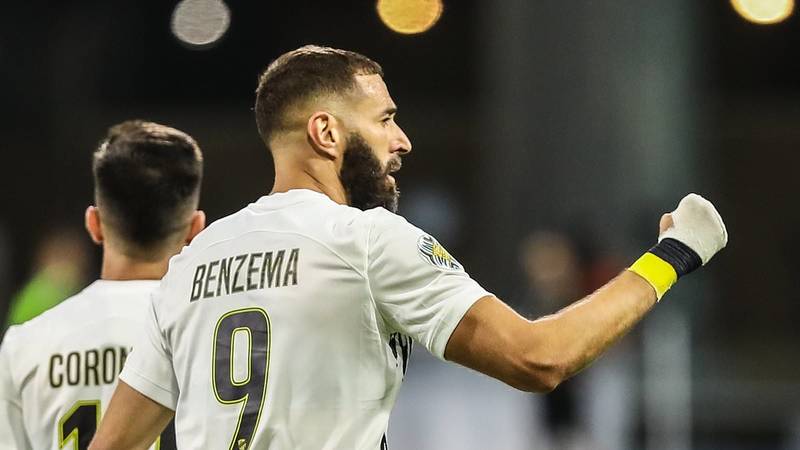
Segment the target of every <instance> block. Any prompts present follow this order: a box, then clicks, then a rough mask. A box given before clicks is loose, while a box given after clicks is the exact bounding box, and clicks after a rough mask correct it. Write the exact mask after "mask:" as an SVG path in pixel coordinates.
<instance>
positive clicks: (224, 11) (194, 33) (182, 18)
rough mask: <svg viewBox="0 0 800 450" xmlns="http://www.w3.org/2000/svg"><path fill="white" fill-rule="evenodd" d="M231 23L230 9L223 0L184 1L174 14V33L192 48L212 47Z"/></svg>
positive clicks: (179, 4)
mask: <svg viewBox="0 0 800 450" xmlns="http://www.w3.org/2000/svg"><path fill="white" fill-rule="evenodd" d="M230 23H231V13H230V9H228V5H226V4H225V2H223V1H221V0H182V1H181V2H180V3H178V5H177V6H176V7H175V11H174V12H173V13H172V33H173V34H174V35H175V37H177V38H178V39H179V40H180V41H181V42H183V43H184V44H186V45H188V46H189V47H192V48H208V47H210V46H212V45H213V44H214V43H216V42H217V41H219V39H220V38H221V37H222V36H223V35H224V34H225V32H226V31H228V26H230Z"/></svg>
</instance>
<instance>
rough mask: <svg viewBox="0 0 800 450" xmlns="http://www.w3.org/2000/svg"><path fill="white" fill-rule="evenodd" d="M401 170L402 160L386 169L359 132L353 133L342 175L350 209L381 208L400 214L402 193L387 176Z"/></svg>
mask: <svg viewBox="0 0 800 450" xmlns="http://www.w3.org/2000/svg"><path fill="white" fill-rule="evenodd" d="M399 168H400V159H399V158H395V159H391V160H389V163H387V164H386V167H382V166H381V162H380V160H378V157H377V156H375V152H373V151H372V148H371V147H370V146H369V144H368V143H367V141H365V140H364V138H363V137H361V135H360V134H358V133H356V132H353V133H350V135H349V136H348V139H347V147H345V150H344V160H343V161H342V171H341V174H340V175H339V178H340V179H341V181H342V185H343V186H344V189H345V192H346V193H347V197H348V200H349V203H350V206H353V207H355V208H358V209H361V210H367V209H372V208H376V207H379V206H380V207H383V208H386V209H387V210H389V211H391V212H397V201H398V198H399V197H400V191H398V190H397V186H396V185H395V183H394V182H393V181H392V180H390V179H389V178H388V175H389V173H390V172H393V171H395V170H397V169H399Z"/></svg>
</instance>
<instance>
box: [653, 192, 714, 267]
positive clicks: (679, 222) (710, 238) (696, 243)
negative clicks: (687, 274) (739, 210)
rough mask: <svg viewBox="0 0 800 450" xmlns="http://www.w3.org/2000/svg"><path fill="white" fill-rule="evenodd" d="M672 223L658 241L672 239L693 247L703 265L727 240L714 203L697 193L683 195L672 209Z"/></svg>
mask: <svg viewBox="0 0 800 450" xmlns="http://www.w3.org/2000/svg"><path fill="white" fill-rule="evenodd" d="M671 215H672V221H673V222H674V225H673V226H671V227H670V228H668V229H667V230H666V231H664V232H663V233H661V235H660V236H659V238H658V241H659V242H661V240H662V239H665V238H672V239H675V240H678V241H680V242H683V243H684V244H686V245H687V246H689V248H691V249H692V250H694V251H695V252H696V253H697V254H698V255H699V256H700V259H701V260H702V261H703V265H705V264H706V263H707V262H708V261H709V260H710V259H711V257H712V256H714V254H716V253H717V252H718V251H720V250H722V249H723V248H725V245H727V243H728V230H726V229H725V223H724V222H723V221H722V217H721V216H720V215H719V213H718V212H717V210H716V208H714V205H713V204H711V202H710V201H708V200H706V199H705V198H703V197H701V196H699V195H697V194H689V195H687V196H686V197H684V198H683V199H682V200H681V201H680V203H678V207H677V208H675V211H672V213H671Z"/></svg>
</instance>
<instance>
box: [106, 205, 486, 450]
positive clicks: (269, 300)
mask: <svg viewBox="0 0 800 450" xmlns="http://www.w3.org/2000/svg"><path fill="white" fill-rule="evenodd" d="M426 236H427V235H426V234H425V233H424V232H423V231H421V230H419V229H418V228H416V227H414V226H412V225H410V224H409V223H408V222H407V221H405V219H403V218H401V217H399V216H397V215H395V214H392V213H390V212H388V211H386V210H384V209H381V208H377V209H373V210H369V211H360V210H358V209H355V208H350V207H347V206H343V205H339V204H336V203H334V202H333V201H331V200H330V199H329V198H328V197H327V196H324V195H322V194H319V193H316V192H312V191H307V190H293V191H290V192H287V193H279V194H273V195H270V196H266V197H262V198H261V199H260V200H259V201H257V202H256V203H253V204H251V205H249V206H248V207H247V208H245V209H243V210H241V211H239V212H238V213H235V214H233V215H231V216H229V217H227V218H224V219H222V220H219V221H217V222H215V223H214V224H212V225H211V226H209V227H208V228H207V229H206V230H205V231H203V232H202V233H201V234H200V235H198V236H197V237H196V238H195V239H194V241H193V242H192V244H191V245H189V246H188V247H186V248H185V249H184V251H183V252H182V253H181V254H180V255H178V256H176V257H174V258H173V259H172V260H171V261H170V268H169V271H168V273H167V275H166V277H165V278H164V279H163V280H162V283H161V286H160V288H159V289H158V291H157V293H156V295H154V297H153V304H154V309H153V312H152V315H151V320H152V326H150V327H148V333H147V336H146V337H145V338H144V339H142V341H141V344H138V345H137V346H136V347H135V349H134V351H133V353H132V354H131V356H130V357H129V359H128V363H127V364H126V366H125V369H124V371H123V373H122V375H121V378H122V379H123V380H124V381H125V382H126V383H128V384H130V385H131V386H132V387H133V388H134V389H136V390H138V391H140V392H141V393H143V394H144V395H146V396H148V397H150V398H152V399H154V400H155V401H158V402H160V403H162V404H164V405H165V406H167V407H169V408H175V409H176V422H175V423H176V432H177V439H178V446H179V448H182V449H204V448H228V446H229V445H230V444H231V442H232V440H233V439H234V436H238V438H237V441H236V443H235V444H236V445H235V446H234V447H240V446H243V445H244V446H246V447H247V448H248V449H266V448H269V449H315V450H316V449H342V448H351V449H362V448H366V449H378V448H380V445H381V440H382V437H383V435H384V433H385V432H386V428H387V424H388V420H389V412H390V410H391V408H392V406H393V405H394V402H395V397H396V395H397V390H398V388H399V386H400V382H401V381H402V377H403V371H404V368H405V365H406V363H407V359H408V351H409V350H410V341H409V339H408V338H407V337H405V336H406V335H407V336H411V337H412V338H413V339H414V340H415V341H417V342H419V343H421V344H422V345H424V346H425V347H426V348H428V349H429V350H430V351H431V352H432V353H433V354H434V355H436V356H437V357H439V358H443V354H444V349H445V346H446V344H447V341H448V339H449V338H450V335H451V334H452V332H453V330H454V329H455V327H456V325H457V324H458V322H459V321H460V320H461V318H462V317H463V315H464V314H465V312H466V311H467V310H468V309H469V307H470V306H471V305H472V304H473V303H474V302H475V301H476V300H478V299H479V298H481V297H483V296H486V295H489V294H488V293H487V292H486V291H485V290H484V289H482V288H481V287H480V286H479V285H478V284H477V283H476V282H475V281H473V280H472V279H471V278H470V277H469V276H468V275H467V274H466V273H465V272H464V271H463V269H461V268H460V265H459V264H458V263H457V262H455V260H453V259H451V258H449V255H447V254H446V252H443V249H441V248H440V247H439V248H437V249H438V252H437V253H435V255H436V257H435V258H434V257H429V256H428V254H426V253H425V252H426V251H428V253H430V254H433V253H432V252H431V251H430V249H431V248H432V247H431V243H432V242H433V241H432V240H431V239H430V238H428V237H426ZM423 238H425V239H423ZM421 242H424V243H426V244H427V246H425V247H424V248H425V249H426V250H425V251H423V250H421V249H420V248H421V246H422V244H421ZM434 247H435V246H434ZM280 251H283V252H284V253H283V263H284V265H283V267H282V268H281V269H276V272H277V276H275V277H273V278H274V279H279V280H280V286H273V287H268V285H269V281H268V280H269V271H268V270H267V271H264V270H262V269H261V268H260V264H262V263H263V262H264V261H266V260H267V256H264V255H266V254H267V253H269V254H270V255H271V257H270V261H271V262H274V261H276V259H277V255H278V254H279V252H280ZM254 254H255V255H262V256H261V257H260V258H257V259H253V257H252V255H254ZM292 254H296V255H299V256H298V257H297V259H296V263H297V264H296V266H297V271H296V274H295V273H291V272H289V269H288V267H289V266H290V265H288V262H289V261H291V259H290V255H292ZM240 255H246V256H245V257H244V258H245V259H242V260H241V261H240V262H238V263H237V261H238V259H237V257H238V256H240ZM215 261H231V262H232V264H233V265H231V264H228V267H233V269H232V270H234V272H232V273H229V274H228V276H227V279H228V280H229V282H230V284H231V286H228V285H227V284H226V283H223V281H221V280H222V279H226V277H225V276H223V275H222V273H223V272H222V269H221V264H222V263H219V264H215V263H214V262H215ZM254 261H255V262H254ZM447 264H450V265H449V266H448V265H447ZM212 265H213V267H214V269H213V271H212V270H211V269H208V268H210V267H212ZM201 266H202V267H204V268H205V269H203V268H200V267H201ZM206 269H208V273H211V274H212V275H211V277H212V278H211V279H212V281H209V282H205V281H203V282H204V283H205V284H204V285H203V286H201V287H202V292H204V293H206V292H207V293H211V294H212V295H209V296H200V292H201V290H200V288H199V285H198V284H197V283H198V280H199V279H200V278H198V274H202V273H204V271H205V270H206ZM237 274H238V275H237ZM237 276H238V278H236V277H237ZM295 276H296V280H297V281H296V284H295V282H294V279H295ZM262 279H264V280H265V281H264V287H263V288H261V287H260V286H261V280H262ZM233 286H239V291H238V292H233V291H232V289H233ZM229 287H230V288H231V291H230V292H228V288H229ZM251 287H252V288H251ZM217 294H219V295H217ZM197 297H200V298H197ZM193 298H195V300H192V299H193ZM243 309H247V311H246V312H242V310H243ZM236 311H239V312H238V313H237V312H236ZM244 314H252V316H251V319H252V320H255V321H256V322H259V321H263V320H264V319H260V318H261V317H267V318H268V320H269V332H268V333H266V334H267V337H268V340H269V345H268V348H267V350H268V355H266V359H267V360H268V370H267V371H266V386H267V387H266V393H265V395H264V396H263V401H261V402H260V404H261V412H260V415H258V413H257V412H253V411H250V413H249V415H248V414H245V413H244V412H243V411H244V408H245V403H244V402H241V403H229V404H223V402H222V400H228V401H230V400H231V399H232V397H231V396H230V395H227V394H224V393H218V392H216V388H215V387H214V386H215V384H214V383H215V381H214V380H215V379H214V378H212V377H213V376H214V374H213V373H214V372H212V370H215V371H219V373H221V374H227V373H228V371H233V373H234V374H235V375H233V376H231V379H228V378H226V376H227V375H222V381H221V383H222V384H224V385H226V386H227V385H229V384H233V383H232V382H233V381H237V382H243V381H245V380H243V379H242V376H241V374H242V373H247V374H249V375H251V376H250V377H249V381H247V382H246V383H245V385H247V386H249V387H252V386H256V387H258V386H259V385H258V382H259V380H257V379H256V378H257V375H258V368H257V366H260V365H263V363H264V362H263V360H262V359H260V358H261V356H253V360H252V361H253V363H252V364H253V365H252V367H250V366H247V367H239V366H240V365H242V364H246V362H247V361H249V356H250V354H249V353H248V354H245V355H241V354H238V353H237V352H236V351H232V350H231V349H230V348H229V347H232V346H233V344H230V342H232V338H231V335H233V334H236V333H237V331H233V332H231V331H230V329H228V331H227V332H226V331H225V328H224V325H222V324H223V323H225V320H229V319H223V317H243V315H244ZM245 328H247V327H245ZM220 329H221V330H223V331H222V332H219V330H220ZM238 330H239V331H238V332H241V333H239V334H236V336H239V337H242V336H249V337H250V338H251V341H250V347H248V348H252V350H253V355H256V354H257V350H258V344H256V342H258V340H259V339H263V336H264V333H261V334H259V333H258V332H257V330H256V329H252V328H251V329H248V330H243V328H239V329H238ZM226 333H227V334H226ZM239 337H237V339H239ZM215 339H217V340H215ZM220 342H222V345H220ZM236 347H237V348H238V347H239V344H237V345H236ZM214 355H216V356H214ZM229 360H230V361H229ZM231 361H233V362H232V363H231ZM231 365H234V366H235V367H232V368H231V367H230V366H231ZM234 379H236V380H234ZM247 383H250V384H247ZM220 386H221V385H220ZM220 389H222V387H221V388H220ZM226 389H227V388H226ZM248 392H250V391H248ZM258 394H259V391H258V390H255V391H252V395H251V396H250V397H249V398H248V400H247V402H248V403H249V404H251V405H253V404H256V405H257V404H259V400H260V399H259V398H258ZM226 395H227V397H226ZM252 402H255V403H252ZM240 413H241V414H242V416H241V417H242V421H243V422H242V423H245V422H247V420H254V418H255V417H258V423H257V427H255V432H254V433H252V434H251V435H247V436H241V435H237V434H236V433H237V432H238V431H241V429H237V423H238V422H239V420H240ZM242 426H243V427H244V425H242ZM245 428H246V427H245Z"/></svg>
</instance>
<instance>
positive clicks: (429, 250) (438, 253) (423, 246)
mask: <svg viewBox="0 0 800 450" xmlns="http://www.w3.org/2000/svg"><path fill="white" fill-rule="evenodd" d="M417 248H419V254H420V256H422V259H424V260H425V261H428V262H429V263H431V264H433V265H434V266H436V267H439V268H440V269H445V270H453V271H460V270H464V267H463V266H462V265H461V263H459V262H458V261H456V259H455V258H453V256H452V255H450V253H448V252H447V250H445V248H444V247H442V245H441V244H439V242H437V241H436V239H434V238H432V237H431V236H428V235H427V234H424V235H422V236H420V238H419V241H417Z"/></svg>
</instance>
